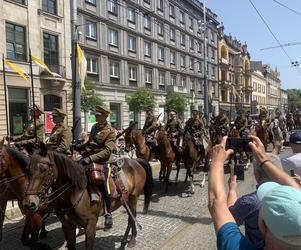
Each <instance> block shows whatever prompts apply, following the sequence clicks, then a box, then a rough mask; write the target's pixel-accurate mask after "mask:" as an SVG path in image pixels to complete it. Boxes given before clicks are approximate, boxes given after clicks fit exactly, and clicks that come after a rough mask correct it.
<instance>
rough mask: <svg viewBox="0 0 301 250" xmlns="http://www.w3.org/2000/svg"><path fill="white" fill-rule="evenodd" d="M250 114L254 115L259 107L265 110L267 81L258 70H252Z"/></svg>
mask: <svg viewBox="0 0 301 250" xmlns="http://www.w3.org/2000/svg"><path fill="white" fill-rule="evenodd" d="M251 79H252V80H251V81H252V103H253V106H254V108H253V109H252V113H254V114H256V113H258V111H259V108H260V107H265V108H267V80H266V78H265V77H264V75H263V74H262V72H261V71H260V70H252V76H251Z"/></svg>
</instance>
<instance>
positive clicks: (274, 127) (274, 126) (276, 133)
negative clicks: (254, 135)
mask: <svg viewBox="0 0 301 250" xmlns="http://www.w3.org/2000/svg"><path fill="white" fill-rule="evenodd" d="M270 131H271V134H272V138H273V139H272V143H273V148H274V149H275V147H276V145H279V144H281V142H282V141H283V134H282V131H281V129H280V126H279V120H278V119H274V120H273V121H272V122H271V124H270Z"/></svg>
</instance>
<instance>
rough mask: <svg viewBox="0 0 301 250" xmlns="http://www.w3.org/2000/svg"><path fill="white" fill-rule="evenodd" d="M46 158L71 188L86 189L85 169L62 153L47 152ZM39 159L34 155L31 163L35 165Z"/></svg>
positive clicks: (37, 155) (38, 155) (38, 156)
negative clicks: (64, 177) (68, 182)
mask: <svg viewBox="0 0 301 250" xmlns="http://www.w3.org/2000/svg"><path fill="white" fill-rule="evenodd" d="M47 152H48V156H49V158H50V161H52V162H54V163H55V165H56V167H57V168H58V169H59V171H60V172H61V173H60V174H63V175H65V176H66V177H67V178H68V179H69V180H70V181H71V184H72V186H75V187H78V188H80V189H84V188H86V187H87V176H86V172H85V167H83V166H82V165H80V164H78V163H77V162H75V161H73V160H72V159H70V158H68V157H67V156H66V155H64V154H62V153H58V152H55V151H51V150H48V151H47ZM40 158H41V156H40V154H39V153H38V152H37V153H34V155H33V156H32V159H31V162H32V164H34V165H36V164H37V163H38V161H39V159H40Z"/></svg>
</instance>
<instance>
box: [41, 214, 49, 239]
mask: <svg viewBox="0 0 301 250" xmlns="http://www.w3.org/2000/svg"><path fill="white" fill-rule="evenodd" d="M47 234H48V231H47V230H46V225H45V220H44V219H43V221H42V225H41V232H40V238H41V239H45V238H46V237H47Z"/></svg>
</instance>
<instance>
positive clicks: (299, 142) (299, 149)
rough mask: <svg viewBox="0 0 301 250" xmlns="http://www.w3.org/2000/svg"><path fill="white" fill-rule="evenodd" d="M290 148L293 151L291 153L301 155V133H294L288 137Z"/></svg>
mask: <svg viewBox="0 0 301 250" xmlns="http://www.w3.org/2000/svg"><path fill="white" fill-rule="evenodd" d="M290 146H291V148H292V150H293V153H295V154H297V153H301V132H300V131H298V132H294V133H292V134H291V136H290Z"/></svg>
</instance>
